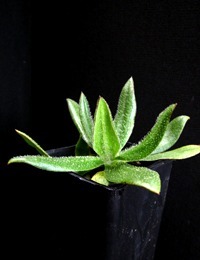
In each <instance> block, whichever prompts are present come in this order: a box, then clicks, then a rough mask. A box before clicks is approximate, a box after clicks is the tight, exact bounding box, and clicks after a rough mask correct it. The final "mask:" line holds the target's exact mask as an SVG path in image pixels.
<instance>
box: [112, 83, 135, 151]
mask: <svg viewBox="0 0 200 260" xmlns="http://www.w3.org/2000/svg"><path fill="white" fill-rule="evenodd" d="M135 116H136V100H135V93H134V84H133V79H132V78H130V79H129V80H128V81H127V82H126V84H125V85H124V87H123V88H122V91H121V93H120V97H119V102H118V107H117V113H116V115H115V118H114V125H115V129H116V132H117V135H118V137H119V141H120V145H121V149H122V148H123V147H124V145H125V144H126V143H127V141H128V139H129V137H130V135H131V134H132V131H133V128H134V124H135Z"/></svg>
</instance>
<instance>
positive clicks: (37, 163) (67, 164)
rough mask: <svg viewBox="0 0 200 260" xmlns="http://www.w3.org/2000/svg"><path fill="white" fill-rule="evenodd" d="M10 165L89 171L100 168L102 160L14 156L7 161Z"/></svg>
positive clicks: (59, 170) (95, 158)
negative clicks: (20, 164) (22, 164)
mask: <svg viewBox="0 0 200 260" xmlns="http://www.w3.org/2000/svg"><path fill="white" fill-rule="evenodd" d="M10 163H26V164H29V165H32V166H34V167H36V168H39V169H41V170H46V171H54V172H71V171H72V172H78V173H79V174H80V175H82V174H81V171H89V170H92V169H95V168H97V167H99V166H101V165H102V164H103V163H102V160H101V159H100V158H99V157H97V156H69V157H65V156H64V157H46V156H40V155H26V156H16V157H13V158H11V159H10V160H9V161H8V164H10ZM84 174H85V172H84V173H83V175H84Z"/></svg>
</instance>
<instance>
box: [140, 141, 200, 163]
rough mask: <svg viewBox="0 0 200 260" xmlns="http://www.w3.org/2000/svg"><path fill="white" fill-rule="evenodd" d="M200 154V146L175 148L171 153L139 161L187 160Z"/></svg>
mask: <svg viewBox="0 0 200 260" xmlns="http://www.w3.org/2000/svg"><path fill="white" fill-rule="evenodd" d="M199 153H200V145H192V144H191V145H186V146H182V147H180V148H176V149H174V150H171V151H167V152H163V153H157V154H151V155H149V156H147V157H146V158H143V159H142V160H141V161H156V160H164V159H171V160H181V159H187V158H190V157H192V156H195V155H197V154H199Z"/></svg>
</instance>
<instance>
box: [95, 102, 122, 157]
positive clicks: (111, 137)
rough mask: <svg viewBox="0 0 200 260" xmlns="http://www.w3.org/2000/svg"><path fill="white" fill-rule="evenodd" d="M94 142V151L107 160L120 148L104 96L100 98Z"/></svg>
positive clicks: (96, 114) (96, 113)
mask: <svg viewBox="0 0 200 260" xmlns="http://www.w3.org/2000/svg"><path fill="white" fill-rule="evenodd" d="M93 142H94V143H93V149H94V151H95V152H96V153H97V154H98V155H99V156H100V157H101V158H102V159H103V160H104V161H105V162H109V161H110V160H112V159H113V158H114V157H115V155H116V154H117V153H118V152H119V150H120V144H119V140H118V137H117V135H116V132H115V129H114V124H113V120H112V115H111V112H110V109H109V107H108V104H107V102H106V101H105V100H104V99H103V98H102V97H100V98H99V102H98V105H97V109H96V112H95V121H94V139H93Z"/></svg>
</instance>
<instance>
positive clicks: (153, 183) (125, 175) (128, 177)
mask: <svg viewBox="0 0 200 260" xmlns="http://www.w3.org/2000/svg"><path fill="white" fill-rule="evenodd" d="M105 173H106V175H105V177H106V179H107V180H108V181H109V182H112V183H124V184H131V185H136V186H141V187H144V188H146V189H148V190H150V191H153V192H155V193H157V194H159V193H160V189H161V181H160V176H159V174H158V173H157V172H156V171H153V170H151V169H149V168H147V167H142V166H141V167H140V166H134V165H130V164H127V163H122V164H120V165H119V164H117V165H116V166H114V167H106V169H105Z"/></svg>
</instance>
